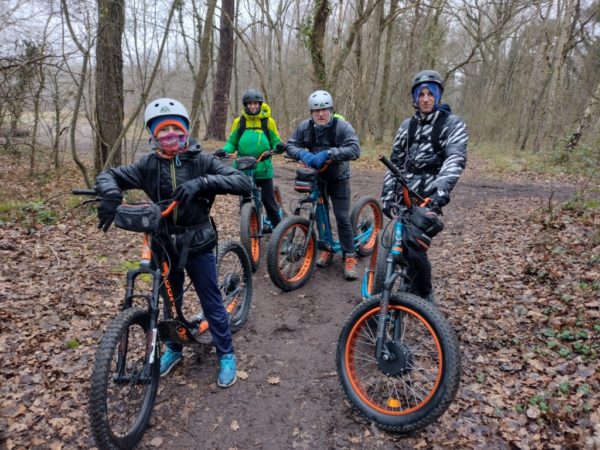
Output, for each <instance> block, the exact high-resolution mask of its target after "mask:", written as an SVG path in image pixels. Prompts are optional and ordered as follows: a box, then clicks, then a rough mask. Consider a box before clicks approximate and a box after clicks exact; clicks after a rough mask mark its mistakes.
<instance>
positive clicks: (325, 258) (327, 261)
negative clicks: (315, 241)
mask: <svg viewBox="0 0 600 450" xmlns="http://www.w3.org/2000/svg"><path fill="white" fill-rule="evenodd" d="M332 262H333V252H330V251H329V250H323V251H322V252H321V256H319V259H317V266H319V267H327V266H329V265H331V263H332Z"/></svg>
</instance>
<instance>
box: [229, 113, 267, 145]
mask: <svg viewBox="0 0 600 450" xmlns="http://www.w3.org/2000/svg"><path fill="white" fill-rule="evenodd" d="M260 128H261V129H262V132H263V133H264V135H265V136H266V137H267V141H268V142H269V150H273V144H272V143H271V132H270V130H269V118H268V117H263V118H262V119H260ZM244 131H246V116H244V115H241V116H240V122H239V124H238V129H237V137H238V142H240V139H241V137H242V134H244Z"/></svg>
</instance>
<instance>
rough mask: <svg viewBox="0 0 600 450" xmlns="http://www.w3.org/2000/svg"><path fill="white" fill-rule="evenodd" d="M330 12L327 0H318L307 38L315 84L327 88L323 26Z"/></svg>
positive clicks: (325, 24)
mask: <svg viewBox="0 0 600 450" xmlns="http://www.w3.org/2000/svg"><path fill="white" fill-rule="evenodd" d="M330 13H331V8H330V7H329V1H328V0H318V1H317V3H316V5H315V14H314V16H313V27H312V29H311V30H310V35H309V38H308V48H309V50H310V57H311V59H312V65H313V77H314V83H315V86H317V87H319V88H321V89H329V84H328V82H327V73H326V72H325V50H324V43H325V28H326V27H327V19H328V18H329V14H330Z"/></svg>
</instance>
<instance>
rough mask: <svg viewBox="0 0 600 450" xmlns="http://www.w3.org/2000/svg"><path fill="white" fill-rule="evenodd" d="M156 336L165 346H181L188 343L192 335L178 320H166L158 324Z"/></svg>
mask: <svg viewBox="0 0 600 450" xmlns="http://www.w3.org/2000/svg"><path fill="white" fill-rule="evenodd" d="M158 334H159V336H160V340H161V341H163V342H164V343H167V344H182V345H186V344H189V343H190V338H192V339H193V335H192V334H191V333H190V331H189V330H188V328H187V327H186V326H185V325H184V324H183V323H181V322H180V321H179V320H174V319H167V320H163V321H162V322H160V323H159V324H158Z"/></svg>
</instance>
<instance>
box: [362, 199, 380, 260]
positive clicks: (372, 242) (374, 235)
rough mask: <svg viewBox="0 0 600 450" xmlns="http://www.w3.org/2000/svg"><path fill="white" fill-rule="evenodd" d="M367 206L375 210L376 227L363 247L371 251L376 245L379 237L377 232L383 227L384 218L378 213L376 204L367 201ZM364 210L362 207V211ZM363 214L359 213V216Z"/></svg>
mask: <svg viewBox="0 0 600 450" xmlns="http://www.w3.org/2000/svg"><path fill="white" fill-rule="evenodd" d="M365 207H368V208H370V209H371V211H372V212H373V220H374V225H375V226H374V228H373V232H372V233H371V237H369V239H368V240H367V242H365V243H364V244H363V245H362V246H361V248H362V249H363V250H365V251H369V250H371V249H372V248H373V246H374V245H375V240H376V239H377V233H379V231H380V230H381V227H382V225H383V224H382V223H381V222H382V218H381V215H379V214H377V209H378V208H377V207H376V206H374V205H373V204H372V203H367V204H366V205H365ZM363 210H364V207H363V209H361V213H362V211H363ZM360 216H361V215H360V214H359V215H358V217H360Z"/></svg>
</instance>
